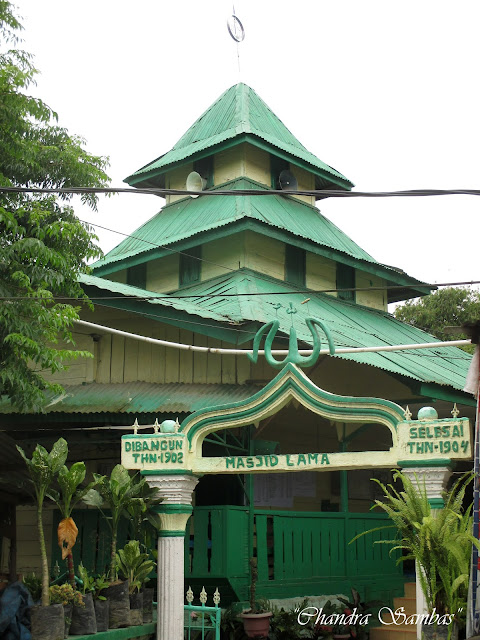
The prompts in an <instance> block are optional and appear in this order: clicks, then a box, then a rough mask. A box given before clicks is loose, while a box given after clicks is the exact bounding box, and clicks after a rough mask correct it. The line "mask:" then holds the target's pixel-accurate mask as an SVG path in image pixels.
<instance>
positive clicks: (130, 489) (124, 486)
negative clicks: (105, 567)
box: [83, 464, 145, 629]
mask: <svg viewBox="0 0 480 640" xmlns="http://www.w3.org/2000/svg"><path fill="white" fill-rule="evenodd" d="M93 475H94V479H95V481H96V482H97V488H96V489H90V491H89V492H88V493H87V494H86V495H85V497H84V499H83V501H84V502H85V503H86V504H88V505H91V506H95V507H97V508H98V509H99V510H100V512H101V513H102V515H103V517H104V518H105V521H106V523H107V524H108V527H109V528H110V533H111V546H110V569H109V576H108V577H109V582H110V586H109V587H108V589H106V590H105V596H106V597H107V599H108V601H109V622H108V626H109V628H110V629H118V628H120V627H128V626H129V625H130V599H129V593H128V583H123V582H121V581H119V580H118V576H117V563H116V551H117V534H118V526H119V523H120V519H121V518H122V517H124V516H125V514H126V510H127V508H128V506H129V505H131V504H132V501H135V500H141V497H140V496H141V493H142V489H143V484H145V480H144V479H143V478H141V479H140V480H138V479H137V477H136V476H133V477H132V476H130V474H129V473H128V471H127V469H125V467H123V466H122V465H121V464H117V465H116V466H115V467H114V468H113V470H112V473H111V474H110V477H109V478H107V477H106V476H99V475H97V474H93ZM105 508H109V509H110V516H107V515H106V513H105V511H104V509H105Z"/></svg>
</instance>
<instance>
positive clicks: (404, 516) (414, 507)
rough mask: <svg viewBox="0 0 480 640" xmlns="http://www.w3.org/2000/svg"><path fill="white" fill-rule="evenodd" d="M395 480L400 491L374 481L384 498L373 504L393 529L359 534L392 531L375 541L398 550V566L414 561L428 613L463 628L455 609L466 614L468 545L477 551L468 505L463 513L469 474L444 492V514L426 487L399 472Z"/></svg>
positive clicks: (471, 476) (468, 564)
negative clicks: (448, 616)
mask: <svg viewBox="0 0 480 640" xmlns="http://www.w3.org/2000/svg"><path fill="white" fill-rule="evenodd" d="M393 478H394V481H397V480H398V481H400V483H401V485H402V487H401V490H397V489H396V488H395V487H394V486H393V485H392V484H389V485H384V484H383V483H382V482H380V481H379V480H376V479H374V481H375V482H377V484H378V485H379V486H380V487H381V489H382V491H383V493H384V500H375V503H376V505H377V506H378V507H380V508H381V509H383V510H384V511H385V513H387V515H388V516H389V518H390V520H391V521H392V525H390V527H389V526H386V527H377V528H375V529H371V530H370V531H366V532H365V533H363V534H360V535H365V534H366V533H371V532H373V531H378V530H381V529H385V528H392V527H394V528H396V529H397V530H398V536H397V537H396V538H395V539H393V540H379V541H377V542H379V543H383V544H390V545H392V549H391V552H393V551H396V550H401V551H402V552H403V555H402V556H401V557H400V558H399V559H398V561H397V562H403V561H406V560H414V561H415V564H416V567H417V571H418V576H419V580H420V585H421V589H422V591H423V594H424V596H425V600H426V604H427V608H428V611H430V612H432V611H433V609H435V610H436V612H437V613H438V614H439V615H445V614H449V613H450V614H454V615H455V619H456V621H457V622H459V623H460V625H461V624H462V619H461V618H460V619H459V617H458V615H457V613H458V609H459V608H462V607H463V609H464V611H465V610H466V602H467V592H468V581H469V571H470V557H471V550H472V544H475V545H476V546H477V547H478V548H480V545H479V542H478V540H476V539H475V538H474V537H473V535H472V533H471V532H472V530H473V522H472V515H471V506H470V507H468V508H467V509H465V510H464V508H463V502H464V498H465V491H466V488H467V486H468V484H469V482H471V480H472V478H473V475H472V474H470V473H468V474H465V475H464V476H462V477H461V478H460V479H459V480H458V481H457V482H456V483H455V484H454V485H453V487H452V488H451V489H450V490H449V491H448V492H446V493H445V495H444V500H445V507H444V508H443V509H432V507H431V505H430V503H429V501H428V497H427V492H426V489H425V483H421V482H420V481H419V480H418V478H417V479H416V482H412V481H411V480H410V479H409V478H408V477H407V476H406V475H404V474H403V473H401V472H400V471H396V472H395V473H394V475H393ZM358 537H359V536H356V538H354V540H355V539H357V538H358ZM352 542H353V540H352Z"/></svg>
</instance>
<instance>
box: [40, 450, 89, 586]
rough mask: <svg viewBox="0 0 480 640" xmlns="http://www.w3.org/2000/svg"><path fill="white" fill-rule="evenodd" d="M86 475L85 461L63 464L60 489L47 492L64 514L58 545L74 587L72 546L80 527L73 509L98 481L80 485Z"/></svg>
mask: <svg viewBox="0 0 480 640" xmlns="http://www.w3.org/2000/svg"><path fill="white" fill-rule="evenodd" d="M85 475H86V468H85V463H84V462H75V463H74V464H72V466H71V467H70V469H68V468H67V467H66V466H65V465H63V466H62V467H61V468H60V470H59V472H58V476H57V481H58V485H59V487H60V491H57V490H55V489H50V490H49V491H48V493H47V495H48V497H49V498H50V499H51V500H53V501H54V502H55V503H56V505H57V506H58V508H59V510H60V513H61V514H62V520H60V522H59V523H58V527H57V536H58V546H59V547H60V549H61V550H62V560H65V558H66V559H67V568H68V581H69V582H70V584H71V585H72V587H73V588H75V570H74V566H73V555H72V548H73V546H74V544H75V542H76V540H77V535H78V529H77V525H76V524H75V521H74V520H73V518H72V511H73V509H74V508H75V505H76V504H77V503H78V502H80V501H81V500H83V498H84V497H85V495H86V494H87V493H88V491H90V489H92V488H93V487H94V486H95V485H96V484H97V481H95V480H94V481H93V482H90V483H89V484H87V485H86V486H84V487H80V485H81V484H82V482H83V481H84V480H85Z"/></svg>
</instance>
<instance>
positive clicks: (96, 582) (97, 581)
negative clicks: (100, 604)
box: [78, 562, 110, 600]
mask: <svg viewBox="0 0 480 640" xmlns="http://www.w3.org/2000/svg"><path fill="white" fill-rule="evenodd" d="M78 577H79V578H80V580H81V581H82V586H81V589H80V590H81V592H82V593H84V594H85V593H92V594H93V597H94V599H95V600H106V597H105V596H102V593H101V592H102V591H103V590H104V589H107V588H108V587H109V586H110V583H109V582H107V579H106V577H105V575H101V576H98V577H97V578H95V577H94V576H91V575H89V573H88V570H87V569H86V567H84V566H83V563H82V562H81V563H80V564H79V565H78Z"/></svg>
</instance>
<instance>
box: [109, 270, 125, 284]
mask: <svg viewBox="0 0 480 640" xmlns="http://www.w3.org/2000/svg"><path fill="white" fill-rule="evenodd" d="M105 279H106V280H112V282H120V283H121V284H127V270H126V269H121V270H120V271H115V273H109V274H108V276H105Z"/></svg>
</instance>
